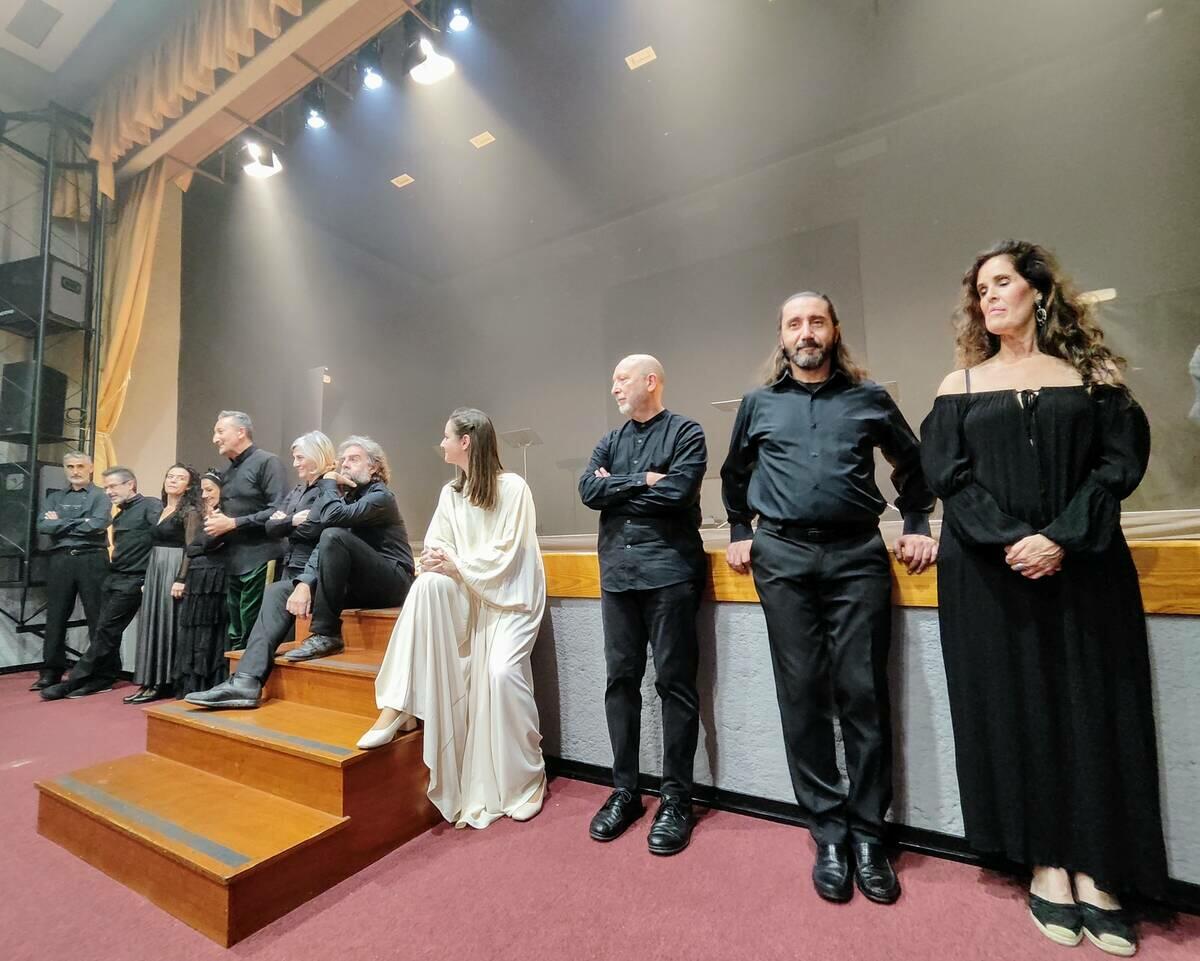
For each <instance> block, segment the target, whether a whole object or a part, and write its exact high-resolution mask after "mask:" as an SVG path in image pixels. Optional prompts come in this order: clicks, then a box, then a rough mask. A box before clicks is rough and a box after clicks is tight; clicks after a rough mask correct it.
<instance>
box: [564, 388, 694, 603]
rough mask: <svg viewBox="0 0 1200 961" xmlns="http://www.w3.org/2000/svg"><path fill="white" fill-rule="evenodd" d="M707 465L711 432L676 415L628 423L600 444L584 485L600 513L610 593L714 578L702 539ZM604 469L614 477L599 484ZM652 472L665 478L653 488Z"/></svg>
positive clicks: (603, 571) (604, 578)
mask: <svg viewBox="0 0 1200 961" xmlns="http://www.w3.org/2000/svg"><path fill="white" fill-rule="evenodd" d="M707 466H708V450H707V447H706V445H705V442H704V430H703V428H702V427H701V426H700V425H699V424H698V423H696V422H695V421H694V420H690V419H688V418H687V417H683V416H682V415H680V414H675V413H672V412H671V411H669V410H663V411H660V412H659V413H658V414H656V415H655V416H654V417H652V418H650V420H648V421H646V422H645V423H638V422H637V421H635V420H629V421H626V422H625V423H624V424H622V425H621V426H620V427H618V428H617V429H616V430H613V431H610V432H609V433H608V434H606V435H605V436H604V438H603V439H602V440H601V441H600V443H599V444H597V445H596V449H595V450H594V451H592V458H591V460H590V461H588V465H587V468H586V469H585V470H584V472H583V476H582V477H580V478H579V496H580V497H581V498H582V500H583V503H584V504H586V505H587V506H588V507H590V508H592V509H593V510H598V511H600V535H599V538H598V540H597V549H598V552H599V555H600V586H601V587H602V588H603V589H604V590H606V591H633V590H652V589H654V588H659V587H669V586H670V585H672V584H680V583H682V582H684V581H690V580H696V579H698V578H701V577H704V576H705V575H706V574H707V573H708V558H707V557H706V556H705V554H704V543H703V541H701V539H700V482H701V481H702V480H703V479H704V472H705V469H706V468H707ZM601 467H603V468H604V469H605V470H607V471H608V472H609V474H610V475H611V476H609V477H597V476H596V474H595V472H596V471H597V470H598V469H599V468H601ZM647 471H652V472H654V473H658V474H663V475H665V476H664V477H663V478H662V479H661V480H659V482H658V483H657V484H655V485H654V486H653V487H651V486H650V485H649V484H647V483H646V473H647Z"/></svg>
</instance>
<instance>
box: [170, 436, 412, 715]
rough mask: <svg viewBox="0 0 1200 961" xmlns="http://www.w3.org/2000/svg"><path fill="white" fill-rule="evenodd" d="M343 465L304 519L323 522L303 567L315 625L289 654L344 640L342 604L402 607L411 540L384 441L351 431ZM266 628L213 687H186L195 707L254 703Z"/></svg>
mask: <svg viewBox="0 0 1200 961" xmlns="http://www.w3.org/2000/svg"><path fill="white" fill-rule="evenodd" d="M338 458H339V461H340V465H339V468H338V470H336V471H330V472H329V473H327V474H326V475H325V476H324V477H323V478H322V479H321V480H320V481H319V482H318V485H319V486H320V488H321V493H320V494H319V495H318V497H317V500H316V501H315V503H314V504H313V506H312V507H311V508H309V514H308V520H309V522H310V523H312V524H316V525H317V526H319V527H321V528H323V530H322V531H321V539H320V541H319V542H318V543H317V547H316V549H315V550H313V552H312V553H311V554H310V555H309V558H308V564H307V565H306V567H305V575H306V576H307V575H308V574H315V577H316V589H315V590H314V591H313V599H312V625H311V631H312V633H311V634H310V635H309V637H308V638H307V639H306V640H305V641H304V643H303V644H301V645H300V646H299V647H297V648H295V649H293V650H291V651H288V653H287V654H285V655H284V657H285V658H286V659H287V660H289V661H307V660H310V659H312V658H317V657H328V656H329V655H331V654H337V653H339V652H340V651H341V650H342V648H343V644H342V611H343V610H345V609H346V608H348V607H367V608H371V607H399V606H400V605H401V604H403V603H404V598H405V597H407V596H408V589H409V588H410V587H411V586H412V582H413V556H412V548H411V547H410V546H409V543H408V533H407V531H406V530H405V527H404V520H403V519H402V518H401V517H400V508H399V507H398V506H397V504H396V496H395V495H394V494H393V493H392V492H391V490H390V489H389V488H388V486H387V482H388V479H389V477H390V469H389V468H388V462H387V456H386V455H385V454H384V452H383V448H382V447H380V446H379V444H377V443H376V442H375V441H373V440H371V438H369V437H362V436H357V435H356V436H353V437H348V438H347V439H346V440H344V441H343V442H342V444H341V446H340V447H339V448H338ZM269 637H270V636H269V635H268V634H267V633H266V632H262V633H254V634H251V643H250V644H248V645H247V646H246V653H245V654H244V655H242V659H241V662H240V663H239V664H238V671H237V673H236V674H234V675H233V677H231V678H230V679H229V680H228V681H226V682H225V683H223V684H218V685H217V686H216V687H214V688H213V689H212V690H210V691H202V692H199V693H196V694H189V695H188V696H187V701H188V703H189V704H196V705H199V706H200V707H233V708H254V707H258V705H259V702H260V701H261V699H262V686H263V683H264V682H265V680H266V678H267V674H268V673H269V672H270V669H271V661H272V660H273V658H274V656H275V646H276V644H277V643H278V641H275V642H274V643H273V642H272V641H271V640H270V639H269Z"/></svg>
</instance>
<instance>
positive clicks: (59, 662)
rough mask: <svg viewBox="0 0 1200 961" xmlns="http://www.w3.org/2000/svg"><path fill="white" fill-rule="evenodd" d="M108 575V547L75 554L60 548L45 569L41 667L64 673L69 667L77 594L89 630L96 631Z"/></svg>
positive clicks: (45, 669)
mask: <svg viewBox="0 0 1200 961" xmlns="http://www.w3.org/2000/svg"><path fill="white" fill-rule="evenodd" d="M107 576H108V551H106V550H105V549H104V548H102V547H99V548H95V549H92V550H81V551H79V552H78V553H76V554H72V553H71V552H70V551H69V550H66V549H61V548H60V549H59V550H56V551H55V552H54V553H52V554H51V555H50V562H49V566H48V568H47V570H46V634H45V636H44V637H43V638H42V670H44V671H54V672H55V673H58V674H61V673H62V672H63V671H65V670H66V669H67V623H68V622H69V621H70V620H71V614H72V613H74V611H75V598H76V597H78V598H79V599H80V600H81V601H83V614H84V617H86V618H87V625H88V634H89V635H93V634H95V633H96V624H97V623H98V622H99V620H100V607H101V604H102V602H103V597H102V595H101V592H100V591H101V588H102V587H103V585H104V578H105V577H107Z"/></svg>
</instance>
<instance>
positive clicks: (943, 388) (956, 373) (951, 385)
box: [937, 370, 967, 397]
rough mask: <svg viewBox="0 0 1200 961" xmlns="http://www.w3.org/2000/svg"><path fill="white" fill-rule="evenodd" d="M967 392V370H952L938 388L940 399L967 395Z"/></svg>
mask: <svg viewBox="0 0 1200 961" xmlns="http://www.w3.org/2000/svg"><path fill="white" fill-rule="evenodd" d="M966 392H967V373H966V371H965V370H952V371H950V373H948V374H947V375H946V376H945V377H944V378H943V379H942V382H941V384H940V385H939V386H938V389H937V395H938V397H944V396H946V395H947V394H965V393H966Z"/></svg>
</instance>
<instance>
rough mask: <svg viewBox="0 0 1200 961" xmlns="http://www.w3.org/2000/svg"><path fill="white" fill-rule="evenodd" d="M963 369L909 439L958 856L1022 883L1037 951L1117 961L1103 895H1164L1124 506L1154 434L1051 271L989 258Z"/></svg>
mask: <svg viewBox="0 0 1200 961" xmlns="http://www.w3.org/2000/svg"><path fill="white" fill-rule="evenodd" d="M962 296H963V302H962V308H961V310H960V316H959V326H958V341H957V347H958V360H959V364H960V365H961V366H960V369H958V370H955V371H954V372H952V373H951V374H949V375H948V376H947V377H946V379H945V380H944V381H943V382H942V386H941V388H940V390H939V391H938V398H937V400H936V401H935V402H934V406H933V411H932V412H931V413H930V414H929V416H928V417H927V418H926V419H925V423H924V424H923V425H922V427H921V460H922V464H923V466H924V470H925V475H926V477H927V478H928V480H929V485H930V487H932V488H933V491H934V493H935V494H937V496H938V497H939V498H941V500H942V503H943V505H944V507H945V520H944V522H943V524H942V534H941V549H940V552H939V554H938V600H939V607H938V616H939V621H940V625H941V639H942V652H943V659H944V661H945V665H946V680H947V684H948V688H949V695H950V710H951V719H952V721H953V724H954V743H955V752H956V761H957V766H958V783H959V794H960V797H961V801H962V810H963V820H964V823H965V827H966V835H967V840H968V842H969V843H970V844H971V846H972V847H974V848H975V849H976V850H979V851H984V852H991V853H996V854H1001V855H1004V856H1005V857H1007V858H1008V859H1010V860H1012V861H1016V862H1018V863H1022V864H1026V865H1028V866H1029V867H1030V868H1031V869H1032V871H1033V881H1032V884H1031V885H1030V890H1029V910H1030V913H1031V915H1032V916H1033V920H1034V922H1035V923H1036V925H1037V927H1038V930H1040V931H1041V932H1042V934H1044V935H1045V936H1046V937H1048V938H1050V939H1051V940H1053V941H1055V942H1057V943H1059V944H1065V945H1075V944H1078V943H1079V942H1080V940H1082V938H1083V937H1084V935H1086V936H1087V937H1088V939H1089V940H1091V941H1092V942H1093V943H1094V944H1095V945H1096V946H1097V947H1099V948H1101V949H1102V950H1104V951H1107V952H1109V953H1110V954H1116V955H1121V956H1128V955H1131V954H1133V953H1134V951H1135V950H1136V948H1137V937H1136V933H1135V931H1134V928H1133V926H1132V924H1131V923H1130V921H1129V919H1128V918H1127V917H1126V916H1125V915H1124V914H1123V913H1122V911H1121V905H1120V903H1119V902H1118V900H1117V894H1118V892H1121V891H1136V892H1139V893H1141V894H1145V895H1149V896H1160V897H1161V896H1162V895H1163V894H1164V893H1165V889H1166V877H1167V871H1166V852H1165V848H1164V845H1163V834H1162V821H1161V816H1160V813H1159V792H1158V758H1157V749H1156V746H1155V739H1156V735H1155V726H1154V706H1153V700H1152V695H1151V689H1150V658H1149V652H1148V649H1147V642H1146V621H1145V617H1144V615H1143V611H1142V597H1141V592H1140V589H1139V586H1138V577H1137V571H1136V570H1135V569H1134V566H1133V562H1132V560H1131V558H1130V555H1129V548H1128V546H1127V545H1126V543H1125V538H1124V537H1123V536H1122V534H1121V523H1120V521H1121V501H1122V500H1123V499H1124V498H1126V497H1128V496H1129V495H1130V494H1131V493H1133V491H1134V489H1135V488H1136V487H1137V485H1138V483H1139V482H1140V481H1141V479H1142V475H1143V473H1144V472H1145V470H1146V463H1147V460H1148V458H1149V455H1150V427H1149V424H1148V423H1147V420H1146V415H1145V413H1144V412H1143V411H1142V408H1141V407H1139V406H1138V404H1137V402H1136V401H1135V400H1134V399H1133V396H1132V395H1131V394H1130V392H1129V390H1128V388H1126V387H1125V385H1124V384H1123V383H1122V380H1121V371H1120V369H1121V366H1122V365H1123V363H1124V362H1123V361H1122V359H1121V358H1119V357H1117V356H1116V355H1115V354H1114V353H1113V352H1112V351H1111V350H1109V348H1108V347H1106V346H1105V344H1104V340H1103V334H1102V333H1101V331H1100V329H1099V328H1098V327H1097V326H1096V325H1095V323H1094V322H1093V321H1092V318H1091V314H1090V308H1089V307H1088V305H1087V304H1086V303H1084V302H1083V301H1082V300H1081V299H1080V298H1079V296H1078V295H1077V294H1076V293H1075V292H1074V290H1073V289H1072V288H1071V286H1070V285H1069V284H1068V283H1067V281H1066V280H1065V279H1064V278H1063V276H1062V272H1061V270H1060V269H1059V266H1058V264H1057V262H1056V261H1055V259H1054V257H1053V256H1052V255H1051V254H1050V253H1049V252H1048V251H1047V250H1045V249H1044V248H1042V247H1039V246H1037V245H1036V244H1031V243H1028V242H1025V241H1006V242H1004V243H1001V244H999V245H997V246H995V247H993V248H991V249H990V250H986V251H984V252H983V253H981V254H980V255H979V256H978V257H976V258H975V261H974V262H973V263H972V265H971V267H970V269H968V271H967V273H966V276H965V277H964V278H963V295H962Z"/></svg>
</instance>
